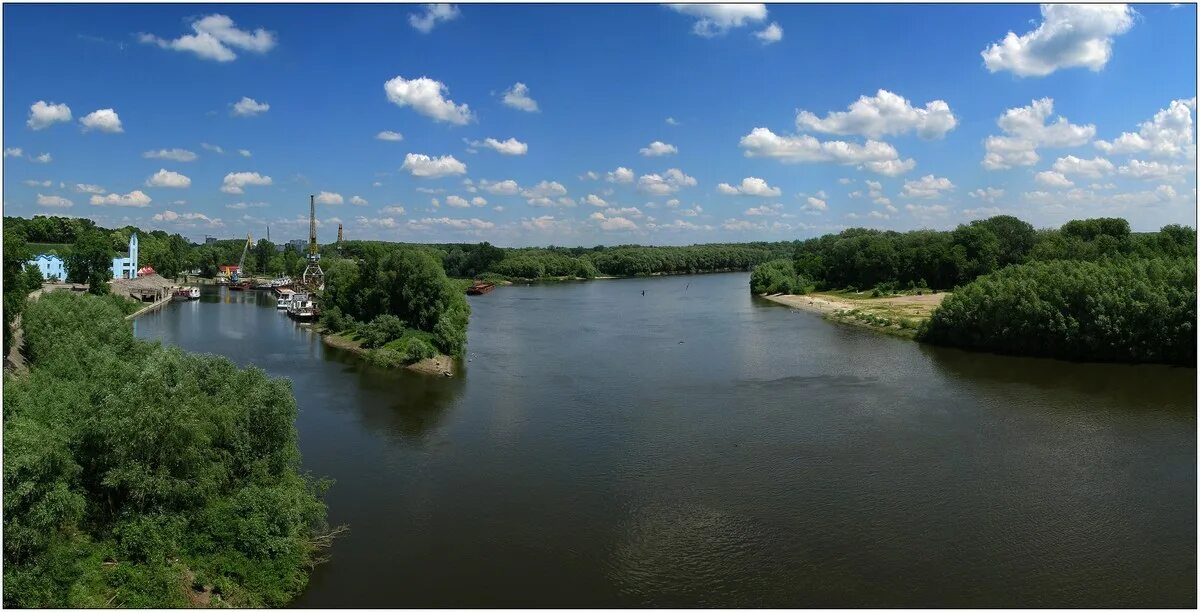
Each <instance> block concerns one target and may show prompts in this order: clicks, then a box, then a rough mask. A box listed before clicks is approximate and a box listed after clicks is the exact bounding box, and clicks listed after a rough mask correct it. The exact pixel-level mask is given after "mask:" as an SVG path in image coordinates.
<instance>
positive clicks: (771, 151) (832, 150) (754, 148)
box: [739, 127, 916, 176]
mask: <svg viewBox="0 0 1200 612" xmlns="http://www.w3.org/2000/svg"><path fill="white" fill-rule="evenodd" d="M739 144H740V146H741V147H742V149H744V150H745V155H746V157H766V158H771V159H777V160H779V161H781V162H783V163H815V162H830V163H836V164H844V165H856V164H857V165H862V166H863V167H865V168H867V169H868V170H871V171H872V172H876V173H879V174H884V175H887V176H896V175H898V174H903V173H904V172H907V171H909V170H911V169H912V168H913V167H914V166H915V165H916V162H915V161H913V160H912V159H908V160H901V159H900V156H899V154H898V153H897V152H896V148H895V147H893V146H892V145H890V144H888V143H886V142H880V141H878V140H867V141H866V143H864V144H861V145H859V144H854V143H850V142H843V141H840V140H831V141H826V142H822V141H820V140H817V139H816V138H814V137H813V136H809V135H807V134H803V135H797V136H780V135H777V134H775V133H774V132H772V131H771V130H769V129H767V128H763V127H759V128H754V129H753V130H751V131H750V133H749V134H747V135H745V136H743V137H742V139H741V141H740V143H739Z"/></svg>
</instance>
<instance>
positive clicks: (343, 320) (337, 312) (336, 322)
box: [321, 306, 354, 334]
mask: <svg viewBox="0 0 1200 612" xmlns="http://www.w3.org/2000/svg"><path fill="white" fill-rule="evenodd" d="M353 324H354V321H353V320H352V319H350V318H349V317H347V316H346V315H345V314H344V313H343V312H342V309H341V308H338V307H337V306H331V307H329V308H326V309H325V310H322V311H321V325H322V326H324V327H325V330H326V331H329V332H332V333H335V334H336V333H340V332H343V331H346V330H347V329H350V327H351V325H353Z"/></svg>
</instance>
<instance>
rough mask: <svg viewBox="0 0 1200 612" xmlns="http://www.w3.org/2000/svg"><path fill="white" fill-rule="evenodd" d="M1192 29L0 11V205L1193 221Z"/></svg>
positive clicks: (1042, 23) (327, 236) (284, 215)
mask: <svg viewBox="0 0 1200 612" xmlns="http://www.w3.org/2000/svg"><path fill="white" fill-rule="evenodd" d="M1195 10H1196V7H1195V5H1182V6H1174V7H1172V6H1170V5H1132V6H1131V7H1125V6H1124V5H1099V6H1091V7H1087V6H1084V7H1079V6H1074V7H1073V6H1063V5H1060V6H1057V7H1039V6H1037V5H949V6H940V5H815V6H808V5H739V6H735V7H731V6H727V5H701V6H697V5H692V6H688V7H679V6H669V5H651V4H641V5H469V4H468V5H349V6H342V5H265V4H257V5H238V4H227V5H199V4H192V5H182V6H171V5H12V4H9V5H5V7H4V15H3V16H4V20H3V22H4V25H3V28H4V43H3V44H4V58H5V59H4V74H3V78H4V82H3V85H4V96H5V105H4V123H3V136H4V138H3V141H4V142H3V145H4V149H5V156H4V165H3V169H4V194H3V198H4V214H5V215H20V216H31V215H34V214H67V215H78V216H86V217H90V218H93V219H95V220H96V221H97V222H99V223H101V224H105V225H109V226H115V225H123V224H125V223H133V224H136V225H138V226H141V227H147V228H162V229H166V230H168V231H178V232H180V233H183V234H184V235H186V236H189V237H192V238H194V239H200V238H202V237H203V236H204V235H205V234H213V235H218V236H223V237H233V236H237V235H244V234H245V233H246V232H253V233H254V236H255V238H258V237H260V236H262V235H263V234H264V233H265V228H266V227H267V226H268V225H269V226H270V228H271V237H272V239H274V240H276V241H280V240H283V239H289V238H297V237H303V236H304V235H305V234H306V226H305V223H306V219H305V218H306V215H307V211H308V206H307V204H308V195H309V194H323V195H324V197H323V198H322V200H321V201H322V203H321V204H320V205H319V206H318V217H319V218H320V219H321V221H322V227H321V230H320V231H321V239H322V240H323V241H329V240H332V239H333V237H334V235H335V232H336V227H337V224H338V223H339V222H340V223H342V224H344V226H345V232H346V235H347V237H348V238H369V239H387V240H401V241H423V242H434V241H437V242H441V241H479V240H490V241H492V242H493V243H496V244H502V245H512V246H519V245H545V244H563V245H575V244H582V245H593V244H601V243H603V244H623V243H634V242H636V243H642V244H689V243H696V242H715V241H750V240H780V239H793V238H803V237H809V236H814V235H820V234H824V233H828V232H831V231H838V230H840V229H842V228H845V227H852V226H866V227H877V228H885V229H912V228H918V227H932V228H950V227H953V226H955V225H957V224H959V223H963V222H966V221H969V220H971V219H974V218H980V217H986V216H990V215H992V214H1004V213H1008V214H1016V215H1018V216H1020V217H1022V218H1024V219H1027V220H1029V221H1031V222H1032V223H1034V224H1035V225H1037V226H1055V225H1058V224H1060V223H1062V222H1063V221H1065V220H1067V219H1071V218H1080V217H1088V216H1101V215H1113V216H1123V217H1126V218H1128V219H1130V221H1131V222H1132V224H1133V225H1134V227H1135V229H1141V230H1149V229H1156V228H1157V227H1159V226H1161V225H1164V224H1166V223H1185V224H1189V225H1194V224H1195V223H1194V219H1195V216H1196V174H1195V164H1196V161H1195V160H1196V158H1195V150H1196V149H1195V143H1196V138H1195V105H1196V101H1195V96H1196V80H1195V74H1196V33H1195V23H1196V14H1195ZM1010 32H1011V33H1012V34H1011V35H1010V34H1009V33H1010ZM1006 36H1007V37H1008V39H1007V40H1006ZM518 84H520V85H518ZM514 94H515V95H514ZM39 103H40V104H39ZM535 106H536V110H534V107H535ZM97 111H99V112H97ZM68 116H69V118H68ZM668 118H670V119H671V120H672V121H671V122H670V123H669V122H668ZM385 131H388V132H395V133H399V134H400V135H401V136H402V139H401V140H383V139H380V138H379V137H378V135H379V134H380V133H381V132H385ZM488 139H491V140H490V141H489V140H488ZM489 143H490V144H489ZM654 143H657V144H654ZM643 150H644V151H643ZM164 151H165V152H167V153H166V154H159V155H157V156H156V155H155V153H156V152H164ZM243 151H244V153H243ZM45 154H49V155H48V156H46V155H45ZM589 173H591V174H590V175H589ZM593 177H594V178H593ZM268 178H269V184H268ZM722 184H724V185H722ZM239 191H240V193H238V192H239Z"/></svg>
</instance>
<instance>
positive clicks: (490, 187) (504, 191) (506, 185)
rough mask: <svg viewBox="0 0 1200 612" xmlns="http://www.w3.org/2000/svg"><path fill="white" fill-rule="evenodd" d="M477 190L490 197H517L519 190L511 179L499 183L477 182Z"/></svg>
mask: <svg viewBox="0 0 1200 612" xmlns="http://www.w3.org/2000/svg"><path fill="white" fill-rule="evenodd" d="M479 188H480V189H482V190H484V191H486V192H488V193H490V194H492V195H517V193H518V192H519V191H520V190H521V188H520V186H518V185H517V182H516V181H514V180H512V179H507V180H503V181H499V182H496V183H492V182H488V181H479Z"/></svg>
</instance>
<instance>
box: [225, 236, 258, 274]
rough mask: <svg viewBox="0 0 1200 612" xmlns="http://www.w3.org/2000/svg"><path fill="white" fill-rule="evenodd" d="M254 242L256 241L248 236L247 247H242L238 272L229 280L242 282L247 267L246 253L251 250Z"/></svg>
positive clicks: (235, 271)
mask: <svg viewBox="0 0 1200 612" xmlns="http://www.w3.org/2000/svg"><path fill="white" fill-rule="evenodd" d="M253 242H254V239H253V238H251V237H250V234H246V245H245V246H243V247H242V258H241V259H239V260H238V267H237V270H234V272H233V276H232V277H230V279H229V280H230V281H232V282H235V283H236V282H239V281H241V280H242V270H243V269H245V266H246V253H247V252H248V251H249V250H250V245H251V244H252V243H253Z"/></svg>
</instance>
